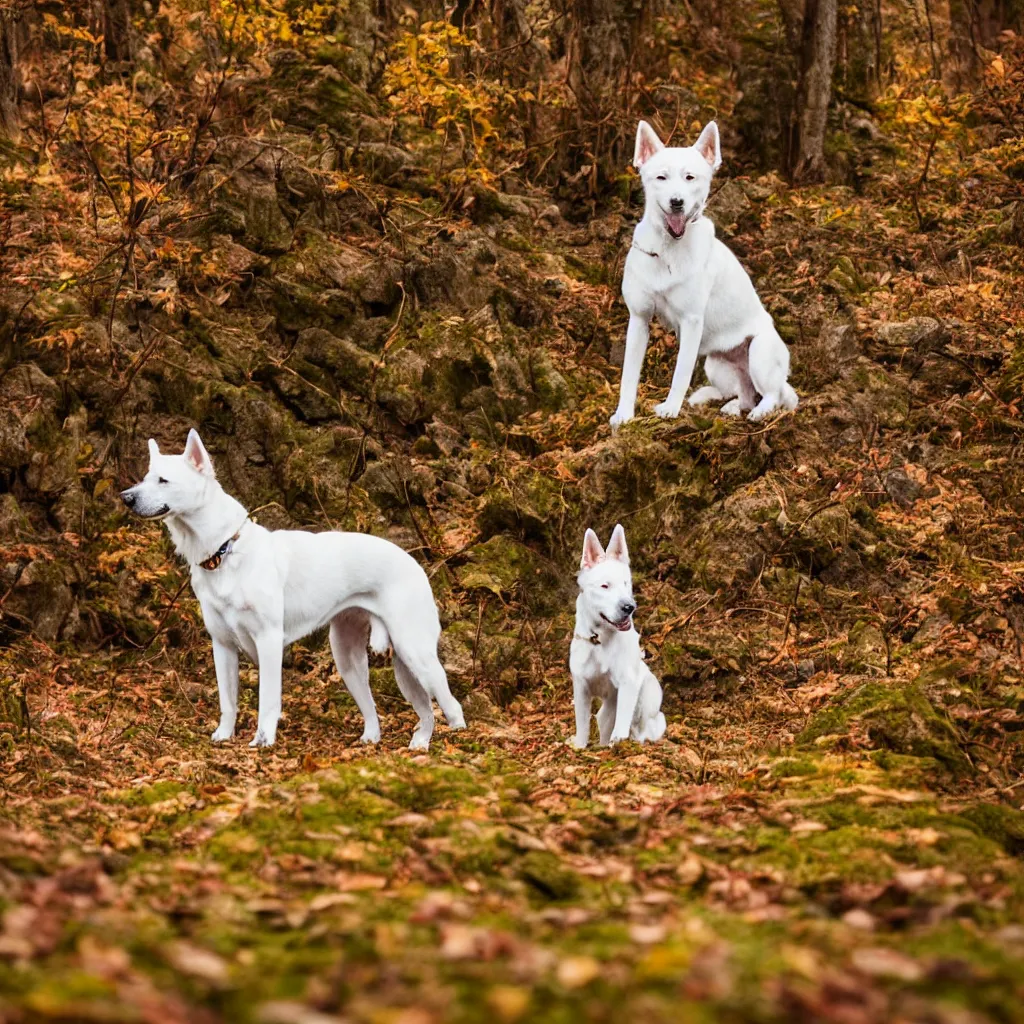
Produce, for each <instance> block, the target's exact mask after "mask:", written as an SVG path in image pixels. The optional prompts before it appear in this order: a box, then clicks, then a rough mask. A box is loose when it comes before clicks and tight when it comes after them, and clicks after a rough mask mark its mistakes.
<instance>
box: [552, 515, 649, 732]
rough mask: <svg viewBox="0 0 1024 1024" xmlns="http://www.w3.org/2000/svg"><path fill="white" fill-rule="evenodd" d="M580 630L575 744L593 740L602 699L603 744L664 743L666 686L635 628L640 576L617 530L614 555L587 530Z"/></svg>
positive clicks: (573, 667)
mask: <svg viewBox="0 0 1024 1024" xmlns="http://www.w3.org/2000/svg"><path fill="white" fill-rule="evenodd" d="M576 579H577V582H578V583H579V586H580V595H579V597H578V598H576V629H575V631H574V633H573V638H572V644H571V645H570V647H569V670H570V671H571V672H572V686H573V700H574V703H575V705H576V736H575V737H574V739H573V741H572V742H573V746H576V747H585V746H586V745H587V743H588V741H589V740H590V716H591V708H592V705H593V701H594V698H595V697H597V698H599V699H600V701H601V707H600V709H599V710H598V712H597V729H598V732H599V734H600V737H601V743H602V744H604V745H605V746H607V745H608V744H609V743H618V742H619V740H625V739H634V740H637V741H639V742H640V743H643V742H644V741H645V740H660V739H661V737H662V736H664V735H665V716H664V715H663V714H662V713H661V684H660V683H659V682H658V680H657V679H655V678H654V674H653V673H652V672H651V670H650V669H649V668H648V667H647V666H646V665H645V664H644V660H643V656H642V655H641V653H640V634H639V633H637V631H636V629H634V628H633V612H634V611H636V602H635V601H634V600H633V578H632V575H631V574H630V571H629V551H627V550H626V534H625V533H624V532H623V530H622V527H621V526H616V527H615V529H614V530H613V531H612V539H611V540H610V541H609V542H608V550H607V551H605V549H604V548H602V547H601V542H600V541H599V540H598V539H597V534H596V533H594V531H593V530H587V532H586V535H585V536H584V538H583V557H582V559H581V560H580V572H579V576H578V577H577V578H576Z"/></svg>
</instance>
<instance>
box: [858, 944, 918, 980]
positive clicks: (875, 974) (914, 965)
mask: <svg viewBox="0 0 1024 1024" xmlns="http://www.w3.org/2000/svg"><path fill="white" fill-rule="evenodd" d="M850 960H851V962H852V963H853V966H854V967H855V968H856V969H857V970H858V971H860V972H861V973H862V974H867V975H868V976H870V977H872V978H893V979H895V980H896V981H908V982H913V981H920V980H921V979H922V978H923V977H924V969H923V968H922V967H921V965H920V964H919V963H918V962H917V961H916V960H914V959H912V958H911V957H909V956H907V955H906V953H900V952H898V951H897V950H895V949H887V948H885V947H884V946H868V947H866V948H864V949H855V950H854V951H853V955H852V956H851V957H850Z"/></svg>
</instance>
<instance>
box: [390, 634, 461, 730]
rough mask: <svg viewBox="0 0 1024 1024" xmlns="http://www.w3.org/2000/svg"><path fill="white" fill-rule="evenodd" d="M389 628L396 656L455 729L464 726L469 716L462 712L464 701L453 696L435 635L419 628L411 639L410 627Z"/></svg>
mask: <svg viewBox="0 0 1024 1024" xmlns="http://www.w3.org/2000/svg"><path fill="white" fill-rule="evenodd" d="M389 632H390V633H391V644H392V646H393V647H394V649H395V656H396V657H397V658H401V659H402V661H404V662H405V665H406V667H407V668H408V669H409V671H410V672H411V673H412V674H413V676H414V677H415V678H416V680H417V682H418V683H419V684H420V686H422V687H423V689H424V690H426V692H427V693H428V694H429V695H430V696H431V697H433V699H434V700H436V701H437V703H438V705H439V706H440V708H441V710H442V711H443V712H444V717H445V719H446V720H447V722H448V724H449V726H451V728H453V729H465V728H466V719H465V717H464V716H463V714H462V705H461V704H460V703H459V702H458V701H457V700H456V699H455V698H454V697H453V696H452V691H451V690H450V689H449V688H448V677H447V676H446V675H445V671H444V666H443V665H442V664H441V662H440V661H439V660H438V657H437V638H436V636H435V637H433V638H431V637H430V636H429V635H428V634H426V633H423V632H418V633H416V634H414V635H413V638H412V639H410V635H409V632H408V630H406V632H405V633H399V631H398V630H396V629H394V628H392V627H391V626H389Z"/></svg>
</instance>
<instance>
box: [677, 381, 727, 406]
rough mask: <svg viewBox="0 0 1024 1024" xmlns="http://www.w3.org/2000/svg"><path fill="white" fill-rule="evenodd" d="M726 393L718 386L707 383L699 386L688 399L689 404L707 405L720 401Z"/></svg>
mask: <svg viewBox="0 0 1024 1024" xmlns="http://www.w3.org/2000/svg"><path fill="white" fill-rule="evenodd" d="M723 398H725V395H723V394H722V392H721V391H719V390H718V388H715V387H711V385H707V386H705V387H702V388H697V390H696V391H694V393H693V394H692V395H690V397H689V398H688V399H687V400H686V404H687V405H707V404H708V402H720V401H721V400H722V399H723Z"/></svg>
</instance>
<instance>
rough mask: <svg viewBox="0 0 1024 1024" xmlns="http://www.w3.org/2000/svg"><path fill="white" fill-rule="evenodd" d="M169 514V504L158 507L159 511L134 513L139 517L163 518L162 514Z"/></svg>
mask: <svg viewBox="0 0 1024 1024" xmlns="http://www.w3.org/2000/svg"><path fill="white" fill-rule="evenodd" d="M170 514H171V507H170V505H164V507H163V508H162V509H160V511H159V512H147V513H146V514H145V515H143V514H142V513H141V512H137V513H136V515H138V517H139V518H140V519H163V517H164V516H168V515H170Z"/></svg>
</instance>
